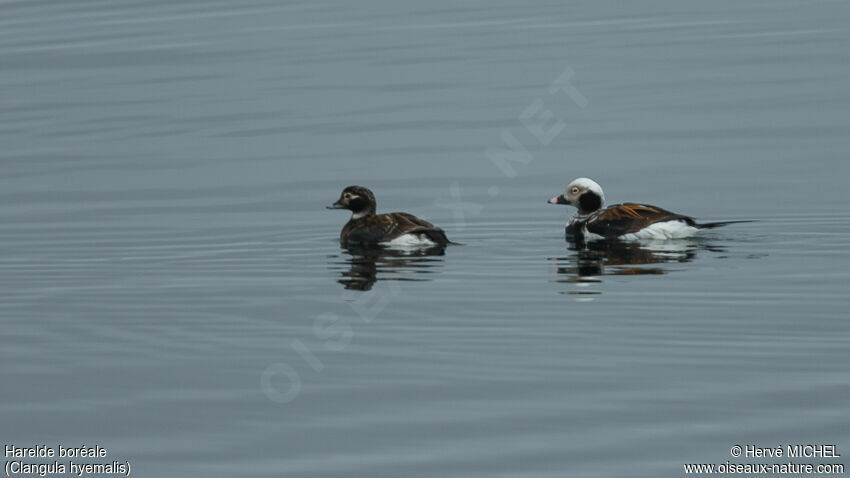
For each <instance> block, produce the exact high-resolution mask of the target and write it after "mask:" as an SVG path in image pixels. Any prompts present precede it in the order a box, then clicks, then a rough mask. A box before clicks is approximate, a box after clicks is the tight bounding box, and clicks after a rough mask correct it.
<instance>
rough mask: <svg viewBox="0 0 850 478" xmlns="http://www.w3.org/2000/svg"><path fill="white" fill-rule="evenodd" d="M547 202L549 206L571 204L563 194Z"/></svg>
mask: <svg viewBox="0 0 850 478" xmlns="http://www.w3.org/2000/svg"><path fill="white" fill-rule="evenodd" d="M546 202H548V203H549V204H569V201H567V198H565V197H564V195H563V194H561V195H560V196H555V197H553V198H552V199H550V200H548V201H546Z"/></svg>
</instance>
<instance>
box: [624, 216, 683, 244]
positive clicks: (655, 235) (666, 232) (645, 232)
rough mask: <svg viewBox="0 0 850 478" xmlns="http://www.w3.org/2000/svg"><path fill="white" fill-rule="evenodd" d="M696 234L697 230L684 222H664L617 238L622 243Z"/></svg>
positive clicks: (678, 237)
mask: <svg viewBox="0 0 850 478" xmlns="http://www.w3.org/2000/svg"><path fill="white" fill-rule="evenodd" d="M697 232H699V229H697V228H695V227H693V226H689V225H688V223H686V222H685V221H664V222H656V223H655V224H650V225H649V226H646V227H645V228H643V229H641V230H640V231H638V232H634V233H631V234H623V235H622V236H620V237H619V238H620V239H621V240H623V241H640V240H646V239H681V238H684V237H691V236H693V235H694V234H696V233H697Z"/></svg>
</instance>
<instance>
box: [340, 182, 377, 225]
mask: <svg viewBox="0 0 850 478" xmlns="http://www.w3.org/2000/svg"><path fill="white" fill-rule="evenodd" d="M376 204H377V203H376V202H375V195H374V194H372V191H370V190H368V189H366V188H364V187H363V186H348V187H347V188H345V189H343V190H342V194H340V196H339V199H337V201H336V202H335V203H333V204H332V205H330V206H328V209H348V210H350V211H351V218H352V219H359V218H361V217H365V216H370V215H372V214H375V206H376Z"/></svg>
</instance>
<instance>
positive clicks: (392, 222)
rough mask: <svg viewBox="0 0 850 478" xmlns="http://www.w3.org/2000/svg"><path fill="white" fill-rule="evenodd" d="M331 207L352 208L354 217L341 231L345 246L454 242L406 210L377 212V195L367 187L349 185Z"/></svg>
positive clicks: (342, 241) (438, 244) (415, 246)
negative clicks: (385, 212)
mask: <svg viewBox="0 0 850 478" xmlns="http://www.w3.org/2000/svg"><path fill="white" fill-rule="evenodd" d="M327 208H328V209H348V210H350V211H351V219H349V220H348V222H347V223H346V224H345V226H344V227H343V228H342V232H340V234H339V240H340V243H341V244H342V245H343V246H344V247H347V246H350V245H359V246H373V245H378V246H389V247H402V248H407V247H413V248H417V247H437V246H446V245H448V244H453V243H452V242H451V241H450V240H449V239H448V237H446V233H445V232H444V231H443V230H442V229H440V228H439V227H437V226H435V225H433V224H431V223H430V222H428V221H426V220H424V219H420V218H418V217H416V216H414V215H413V214H408V213H406V212H391V213H387V214H376V213H375V211H376V210H377V201H376V200H375V194H374V193H372V191H370V190H369V189H368V188H365V187H363V186H348V187H347V188H345V189H343V190H342V193H341V194H340V196H339V199H337V201H336V202H335V203H333V204H331V205H330V206H328V207H327Z"/></svg>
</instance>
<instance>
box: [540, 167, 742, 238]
mask: <svg viewBox="0 0 850 478" xmlns="http://www.w3.org/2000/svg"><path fill="white" fill-rule="evenodd" d="M548 202H549V203H551V204H569V205H571V206H575V207H577V208H578V212H576V213H575V214H574V215H573V217H571V218H570V222H569V223H567V228H566V232H567V236H568V237H570V236H572V237H573V238H576V239H578V240H598V239H620V240H625V241H633V240H642V239H678V238H684V237H690V236H693V235H694V234H696V233H697V232H699V231H700V230H701V229H711V228H713V227H718V226H723V225H726V224H732V223H736V222H749V221H723V222H708V223H704V224H699V223H697V222H696V221H694V219H693V218H692V217H689V216H684V215H682V214H676V213H674V212H670V211H667V210H665V209H661V208H660V207H656V206H649V205H646V204H636V203H630V202H627V203H623V204H616V205H614V206H608V207H606V208H605V209H602V205H603V204H604V203H605V194H604V193H603V192H602V187H601V186H599V184H597V183H596V182H595V181H593V180H591V179H588V178H578V179H575V180H573V182H571V183H570V184H568V185H567V190H566V191H565V192H564V194H561V195H560V196H555V197H553V198H552V199H550V200H549V201H548Z"/></svg>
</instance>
